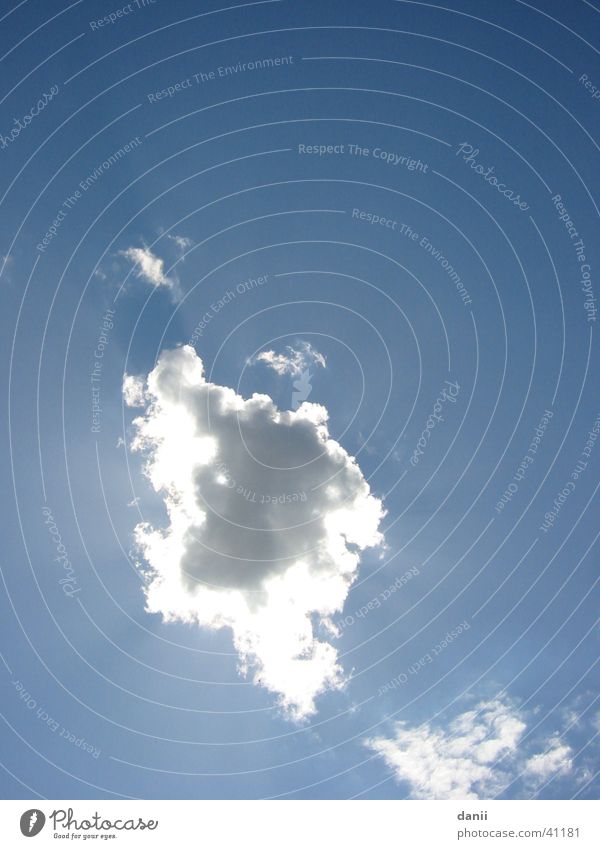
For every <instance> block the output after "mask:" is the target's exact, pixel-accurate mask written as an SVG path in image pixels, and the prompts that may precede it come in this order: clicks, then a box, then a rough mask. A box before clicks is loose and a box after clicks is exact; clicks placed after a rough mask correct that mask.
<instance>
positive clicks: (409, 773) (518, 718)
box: [365, 697, 573, 799]
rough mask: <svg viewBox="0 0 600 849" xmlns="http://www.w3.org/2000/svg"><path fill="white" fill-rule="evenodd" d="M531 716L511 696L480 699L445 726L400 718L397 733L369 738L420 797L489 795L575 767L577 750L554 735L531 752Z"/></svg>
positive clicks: (534, 784)
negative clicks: (527, 743) (526, 747)
mask: <svg viewBox="0 0 600 849" xmlns="http://www.w3.org/2000/svg"><path fill="white" fill-rule="evenodd" d="M526 719H527V717H526V716H525V714H524V713H523V712H522V711H520V710H519V709H518V708H517V707H516V705H515V704H514V703H513V702H512V701H511V700H510V699H508V698H507V697H498V698H496V699H492V700H489V701H484V702H480V703H479V704H477V705H476V706H475V708H474V709H473V710H469V711H465V712H464V713H461V714H459V715H458V716H457V717H455V719H454V720H452V722H450V723H449V725H448V726H447V727H446V728H444V727H441V726H438V727H434V726H433V725H432V724H430V723H428V722H425V723H423V724H422V725H420V726H416V727H410V726H409V725H408V724H407V723H406V722H397V723H396V724H395V727H394V734H393V736H392V737H383V736H382V737H374V738H369V739H367V740H366V741H365V745H366V746H367V748H369V749H370V750H371V751H373V752H375V753H377V754H378V755H381V757H382V758H383V760H384V761H385V763H386V764H387V766H388V767H389V768H390V769H391V770H392V771H393V773H394V776H395V778H396V779H397V780H398V781H400V782H405V783H406V784H407V785H408V787H409V793H410V796H411V797H412V798H414V799H489V798H492V797H494V796H496V795H498V794H499V793H502V791H503V790H505V789H506V788H507V787H508V785H509V784H511V782H513V781H516V780H519V779H523V780H524V781H525V782H526V784H527V785H528V786H529V788H530V789H535V787H537V786H540V785H541V783H543V782H544V781H547V780H549V779H551V778H554V777H557V776H564V775H567V774H568V773H570V772H571V771H572V769H573V764H572V760H571V755H572V750H571V748H570V747H569V746H568V745H567V744H566V743H565V742H563V741H561V739H560V738H559V737H558V736H556V735H554V736H553V737H551V738H550V739H548V740H545V741H543V742H541V743H540V744H539V747H540V748H541V749H542V751H541V752H538V753H537V754H534V755H531V756H527V755H525V753H524V752H523V751H522V740H523V737H524V734H525V731H526V729H527V722H526Z"/></svg>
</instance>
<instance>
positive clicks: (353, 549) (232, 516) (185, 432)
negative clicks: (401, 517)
mask: <svg viewBox="0 0 600 849" xmlns="http://www.w3.org/2000/svg"><path fill="white" fill-rule="evenodd" d="M146 393H147V394H146V398H147V406H146V409H145V411H144V414H143V415H142V416H140V417H138V418H137V419H135V421H134V429H135V438H134V440H133V443H132V449H133V450H137V451H143V452H145V455H146V465H145V473H146V475H147V477H148V478H149V480H150V481H151V483H152V485H153V487H154V489H155V490H156V491H157V492H160V493H161V495H162V497H163V498H164V502H165V506H166V509H167V514H168V520H169V521H168V527H167V528H166V529H165V530H162V529H159V528H154V527H151V526H150V525H149V524H140V525H138V526H137V527H136V531H135V536H136V540H137V543H138V545H139V547H140V549H141V552H142V554H143V556H144V558H145V560H146V562H147V564H148V572H147V574H148V582H147V586H146V590H145V592H146V601H147V609H148V610H149V611H150V612H153V613H160V614H162V615H163V617H164V619H165V620H181V621H185V622H195V623H198V624H199V625H201V626H204V627H207V628H212V629H218V628H223V627H229V628H231V629H232V632H233V640H234V644H235V646H236V649H237V651H238V652H239V655H240V668H241V670H242V671H243V672H245V673H249V672H250V671H251V672H252V674H253V675H254V681H255V682H256V683H259V684H261V685H262V686H264V687H266V688H267V689H268V690H270V691H271V692H273V693H275V694H277V696H278V701H279V704H280V705H281V706H282V707H283V708H284V709H285V710H286V712H287V713H288V715H290V716H291V717H293V718H296V719H302V718H304V717H307V716H309V715H310V714H311V713H313V712H314V710H315V703H314V702H315V698H316V696H318V695H319V694H320V693H322V692H323V691H325V690H327V689H331V688H340V687H342V686H343V684H344V675H343V671H342V669H341V666H340V664H339V661H338V654H337V650H336V649H335V647H334V646H333V645H331V643H330V642H328V641H327V632H326V628H327V623H328V619H329V617H330V616H331V615H332V614H334V613H337V612H340V611H341V610H342V608H343V605H344V601H345V599H346V596H347V594H348V590H349V588H350V585H351V584H352V582H353V581H354V580H355V578H356V574H357V570H358V564H359V557H360V553H361V551H362V550H363V549H365V548H367V547H371V546H377V545H379V544H380V543H381V542H382V536H381V534H380V532H379V530H378V527H379V522H380V520H381V518H382V516H383V514H384V511H383V508H382V505H381V502H380V501H379V499H377V498H375V497H374V496H373V495H371V493H370V490H369V486H368V484H367V483H366V481H365V479H364V477H363V475H362V473H361V471H360V469H359V467H358V465H357V463H356V461H355V460H354V459H353V458H352V457H350V456H349V455H348V454H347V452H346V451H345V450H344V449H343V448H342V446H341V445H339V443H337V442H336V441H335V440H333V439H331V438H330V436H329V433H328V429H327V411H326V409H325V408H324V407H322V406H320V405H317V404H309V403H304V404H302V406H301V407H300V408H299V409H298V410H296V411H280V410H278V409H277V407H276V406H275V404H274V402H273V401H272V400H271V398H270V397H269V396H267V395H257V394H255V395H253V396H252V398H250V399H244V398H242V397H241V396H239V395H238V394H237V393H236V392H235V391H234V390H233V389H230V388H228V387H226V386H220V385H217V384H213V383H209V382H207V381H206V379H205V376H204V371H203V365H202V361H201V360H200V359H199V358H198V356H197V355H196V352H195V351H194V349H193V348H191V347H189V346H185V347H182V348H178V349H176V350H173V351H165V352H163V354H162V355H161V357H160V359H159V361H158V363H157V365H156V367H155V368H154V369H153V371H152V372H151V373H150V374H149V375H148V379H147V389H146Z"/></svg>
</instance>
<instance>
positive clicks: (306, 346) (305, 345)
mask: <svg viewBox="0 0 600 849" xmlns="http://www.w3.org/2000/svg"><path fill="white" fill-rule="evenodd" d="M255 363H263V364H264V365H266V366H268V367H269V368H271V369H273V371H274V372H276V373H277V374H278V375H285V374H289V375H291V376H292V377H299V376H300V375H301V374H302V373H303V372H306V371H309V370H310V367H311V366H320V367H321V368H325V367H326V365H327V362H326V360H325V357H324V356H323V354H321V353H320V352H319V351H317V350H316V348H313V346H312V345H311V344H310V342H304V341H302V342H299V343H298V345H297V347H293V346H292V345H286V346H285V349H284V351H283V352H282V353H280V354H277V353H275V351H261V352H260V354H257V355H256V356H255V357H253V358H252V360H250V363H249V364H250V365H254V364H255Z"/></svg>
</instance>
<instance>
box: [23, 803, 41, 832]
mask: <svg viewBox="0 0 600 849" xmlns="http://www.w3.org/2000/svg"><path fill="white" fill-rule="evenodd" d="M45 823H46V817H45V816H44V814H43V813H42V811H40V810H38V808H31V810H29V811H25V813H24V814H22V816H21V834H23V835H24V836H25V837H35V836H36V834H39V833H40V831H41V830H42V829H43V827H44V825H45Z"/></svg>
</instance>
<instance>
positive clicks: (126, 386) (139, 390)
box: [122, 374, 146, 407]
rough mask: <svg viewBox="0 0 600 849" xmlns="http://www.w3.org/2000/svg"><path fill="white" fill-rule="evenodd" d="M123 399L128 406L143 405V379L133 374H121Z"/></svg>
mask: <svg viewBox="0 0 600 849" xmlns="http://www.w3.org/2000/svg"><path fill="white" fill-rule="evenodd" d="M122 389H123V399H124V401H125V404H126V405H127V406H128V407H143V406H144V403H145V401H146V395H145V390H144V379H143V378H142V377H136V376H134V375H133V374H124V375H123V387H122Z"/></svg>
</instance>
